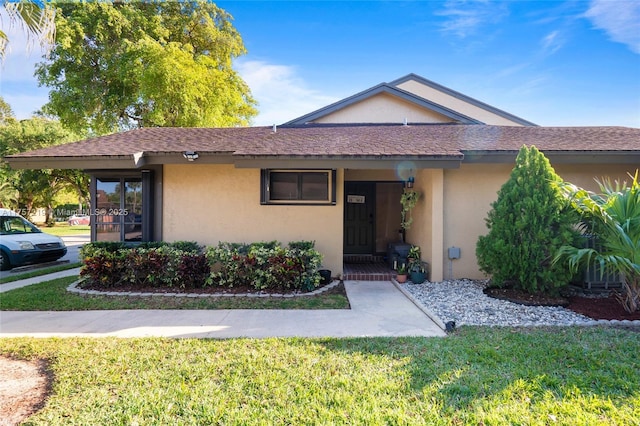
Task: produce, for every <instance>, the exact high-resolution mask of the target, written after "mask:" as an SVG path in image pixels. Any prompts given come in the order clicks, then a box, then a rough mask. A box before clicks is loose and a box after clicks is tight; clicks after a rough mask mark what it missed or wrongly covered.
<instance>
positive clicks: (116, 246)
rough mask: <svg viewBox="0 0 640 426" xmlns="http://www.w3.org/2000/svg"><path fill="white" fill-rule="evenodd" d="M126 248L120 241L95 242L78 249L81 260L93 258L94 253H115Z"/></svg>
mask: <svg viewBox="0 0 640 426" xmlns="http://www.w3.org/2000/svg"><path fill="white" fill-rule="evenodd" d="M125 248H127V245H126V244H125V243H123V242H120V241H95V242H93V243H89V244H85V245H83V246H82V247H81V248H80V256H82V258H83V259H84V258H87V257H93V256H94V255H95V254H96V253H102V252H109V253H115V252H117V251H118V250H122V249H125Z"/></svg>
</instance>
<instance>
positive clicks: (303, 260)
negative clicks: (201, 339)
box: [207, 241, 322, 291]
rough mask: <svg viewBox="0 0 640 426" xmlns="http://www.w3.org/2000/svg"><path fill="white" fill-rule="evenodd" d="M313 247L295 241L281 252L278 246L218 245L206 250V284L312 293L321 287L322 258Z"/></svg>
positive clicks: (303, 242)
mask: <svg viewBox="0 0 640 426" xmlns="http://www.w3.org/2000/svg"><path fill="white" fill-rule="evenodd" d="M313 246H314V243H313V242H309V241H298V242H292V243H290V244H289V246H288V248H283V247H282V246H281V245H280V244H279V243H278V242H276V241H271V242H267V243H254V244H251V245H246V244H237V243H226V242H222V243H219V244H218V246H217V247H211V248H209V249H208V250H207V258H208V259H209V264H210V266H211V275H210V278H209V280H208V282H209V283H215V284H218V285H222V286H234V285H248V286H251V287H253V288H255V289H258V290H264V289H285V288H287V289H299V290H304V291H309V290H313V289H314V288H316V287H317V286H318V284H319V283H320V275H319V274H318V272H317V271H318V267H319V266H320V262H321V260H322V256H321V255H320V253H318V252H317V251H316V250H315V249H314V248H313Z"/></svg>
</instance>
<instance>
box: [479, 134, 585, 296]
mask: <svg viewBox="0 0 640 426" xmlns="http://www.w3.org/2000/svg"><path fill="white" fill-rule="evenodd" d="M561 181H562V179H561V178H560V177H559V176H558V175H557V174H556V173H555V171H554V170H553V168H552V167H551V164H549V160H548V159H547V158H546V157H545V156H544V155H543V154H542V153H541V152H540V151H538V150H537V149H536V148H535V147H534V146H532V147H530V148H528V147H526V146H523V147H522V148H521V149H520V153H519V154H518V157H517V158H516V164H515V167H514V168H513V170H512V172H511V177H510V178H509V180H508V181H507V182H506V183H505V184H504V185H503V186H502V188H500V191H499V192H498V199H497V200H496V201H495V202H494V203H492V204H491V207H492V210H491V211H490V212H489V216H488V218H487V219H486V223H487V228H489V233H488V234H487V235H485V236H481V237H480V238H479V239H478V243H477V246H476V255H477V257H478V264H479V266H480V269H481V270H482V271H484V272H486V273H487V274H490V275H492V282H493V284H494V285H496V286H507V285H513V287H514V288H516V289H519V290H524V291H527V292H529V293H537V292H542V293H550V294H553V293H557V292H558V290H559V288H561V287H563V286H565V285H567V284H568V283H569V281H570V279H571V277H572V274H571V272H570V271H569V268H566V267H564V266H561V265H559V264H553V258H554V256H555V254H556V252H557V251H558V249H559V248H560V247H562V246H564V245H570V244H571V243H572V242H573V241H574V240H575V239H576V237H577V233H576V231H575V224H576V222H577V219H578V218H577V215H576V214H575V213H574V212H573V211H572V210H571V208H570V206H569V203H568V201H567V200H566V199H565V198H564V197H563V196H562V194H561V193H560V190H559V189H558V183H559V182H561Z"/></svg>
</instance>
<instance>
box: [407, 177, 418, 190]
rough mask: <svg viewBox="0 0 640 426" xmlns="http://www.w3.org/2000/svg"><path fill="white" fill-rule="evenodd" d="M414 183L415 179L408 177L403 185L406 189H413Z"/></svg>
mask: <svg viewBox="0 0 640 426" xmlns="http://www.w3.org/2000/svg"><path fill="white" fill-rule="evenodd" d="M415 181H416V179H415V178H414V177H413V176H409V178H408V179H407V181H406V182H405V183H404V186H405V187H407V188H413V184H414V183H415Z"/></svg>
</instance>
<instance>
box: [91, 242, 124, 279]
mask: <svg viewBox="0 0 640 426" xmlns="http://www.w3.org/2000/svg"><path fill="white" fill-rule="evenodd" d="M126 257H127V252H126V251H125V250H110V249H107V248H98V249H96V248H92V253H91V255H90V256H87V255H83V259H84V265H83V266H82V269H81V270H80V276H81V277H83V278H88V279H89V280H90V281H91V282H94V283H96V284H100V285H102V286H105V287H117V286H120V285H123V284H126V283H127V274H126V272H127V265H126V262H125V259H126Z"/></svg>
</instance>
